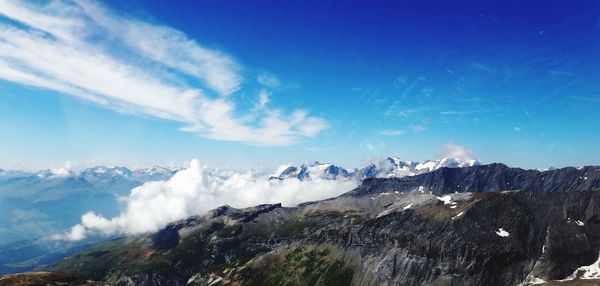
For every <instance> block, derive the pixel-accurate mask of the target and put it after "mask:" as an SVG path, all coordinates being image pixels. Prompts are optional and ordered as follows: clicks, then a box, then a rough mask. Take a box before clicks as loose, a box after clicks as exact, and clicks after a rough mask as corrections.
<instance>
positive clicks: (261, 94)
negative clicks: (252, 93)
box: [257, 90, 270, 108]
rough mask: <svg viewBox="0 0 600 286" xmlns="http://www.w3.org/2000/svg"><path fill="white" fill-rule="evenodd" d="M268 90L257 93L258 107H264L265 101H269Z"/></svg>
mask: <svg viewBox="0 0 600 286" xmlns="http://www.w3.org/2000/svg"><path fill="white" fill-rule="evenodd" d="M269 101H270V100H269V92H268V91H266V90H261V91H260V92H259V93H258V105H257V107H259V108H265V107H266V106H267V103H269Z"/></svg>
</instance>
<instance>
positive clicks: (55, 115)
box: [0, 1, 600, 168]
mask: <svg viewBox="0 0 600 286" xmlns="http://www.w3.org/2000/svg"><path fill="white" fill-rule="evenodd" d="M413 2H414V3H408V2H407V1H393V2H392V1H361V2H356V1H303V3H302V4H300V3H291V1H108V2H104V3H103V4H99V3H97V2H88V1H76V2H71V1H47V2H45V3H40V2H32V3H29V4H28V5H18V4H19V3H20V2H16V1H15V2H13V1H6V4H2V5H0V14H2V16H1V17H0V24H1V25H0V130H2V131H1V134H2V135H1V137H0V168H44V167H50V166H57V165H61V164H64V162H66V161H68V162H71V164H73V165H74V166H89V165H96V164H112V165H115V164H116V165H127V166H144V165H153V164H166V163H169V162H174V163H181V162H184V161H187V160H190V159H192V158H197V159H198V160H200V161H201V162H203V163H206V164H211V165H247V166H266V167H271V166H276V165H278V164H281V163H287V162H292V163H298V162H305V161H313V160H320V161H332V162H336V163H339V164H341V165H344V166H348V167H352V166H360V165H362V164H364V163H365V162H367V161H368V160H370V159H371V158H374V157H383V156H389V155H396V156H399V157H401V158H404V159H411V160H424V159H430V158H436V157H438V156H441V155H443V154H441V153H442V151H440V148H441V147H442V146H444V145H445V144H447V143H449V142H453V143H455V144H458V145H461V146H464V147H465V148H467V149H469V150H471V151H472V152H473V154H474V155H475V156H476V157H477V158H478V159H479V160H480V161H482V162H485V163H489V162H495V161H497V162H504V163H507V164H509V165H512V166H520V167H527V168H536V167H543V166H549V165H551V166H566V165H577V166H578V165H585V164H598V163H599V162H600V151H599V150H598V143H600V134H599V133H598V132H596V131H595V129H596V127H597V126H599V123H600V116H599V115H598V110H600V94H599V93H600V83H599V81H598V78H600V68H598V67H599V66H600V3H599V2H597V1H560V3H548V2H547V1H527V3H522V2H523V1H508V2H507V1H458V2H456V1H453V2H452V3H450V1H413ZM555 2H559V1H555Z"/></svg>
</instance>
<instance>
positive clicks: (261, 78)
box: [256, 73, 281, 88]
mask: <svg viewBox="0 0 600 286" xmlns="http://www.w3.org/2000/svg"><path fill="white" fill-rule="evenodd" d="M256 81H258V83H260V84H262V85H264V86H266V87H269V88H276V87H279V85H281V82H279V79H278V78H277V77H276V76H274V75H272V74H266V73H262V74H259V75H258V76H257V77H256Z"/></svg>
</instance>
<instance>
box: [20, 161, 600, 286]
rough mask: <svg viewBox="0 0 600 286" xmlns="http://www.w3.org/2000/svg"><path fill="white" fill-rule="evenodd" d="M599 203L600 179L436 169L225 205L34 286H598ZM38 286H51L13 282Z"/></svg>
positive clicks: (116, 245) (110, 246) (581, 173)
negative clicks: (307, 195) (301, 197)
mask: <svg viewBox="0 0 600 286" xmlns="http://www.w3.org/2000/svg"><path fill="white" fill-rule="evenodd" d="M300 169H301V168H300ZM317 169H319V168H317ZM322 169H326V168H322ZM349 173H352V172H349ZM599 203H600V167H591V166H590V167H582V168H574V167H568V168H562V169H556V170H549V171H539V170H524V169H519V168H510V167H507V166H505V165H503V164H490V165H475V166H469V167H461V168H448V167H442V168H439V169H436V170H433V171H430V172H426V173H422V174H417V175H413V176H404V177H400V178H366V179H364V180H363V182H362V184H361V185H360V186H358V187H357V188H355V189H353V190H350V191H349V192H347V193H344V194H342V195H341V196H338V197H334V198H330V199H325V200H321V201H315V202H307V203H304V204H301V205H299V206H297V207H282V206H281V204H270V205H259V206H256V207H251V208H244V209H236V208H233V207H230V206H222V207H219V208H217V209H214V210H212V211H211V212H209V213H208V214H206V215H199V216H193V217H190V218H187V219H184V220H181V221H177V222H173V223H171V224H169V225H167V226H166V227H165V228H163V229H161V230H160V231H158V232H155V233H150V234H144V235H137V236H127V237H122V238H118V239H114V240H111V241H107V242H103V243H100V244H97V245H95V246H92V247H91V248H88V249H86V250H84V251H81V252H79V253H77V254H75V255H73V256H70V257H69V258H66V259H64V260H61V261H60V262H58V263H56V264H54V265H52V266H49V267H46V268H44V269H43V270H44V271H51V272H52V273H64V274H63V275H66V276H60V278H56V279H54V278H48V279H46V280H44V281H45V283H48V284H47V285H53V284H52V283H60V282H58V281H59V280H64V279H70V280H69V281H72V282H73V281H75V282H73V283H77V282H76V281H80V282H81V281H89V280H95V281H101V282H102V283H108V284H111V285H534V284H540V283H549V284H558V283H560V285H595V283H600V259H599V254H600V239H599V238H600V205H599ZM40 275H49V274H45V273H29V274H22V275H21V277H38V276H40ZM81 283H83V282H81ZM585 283H587V284H585ZM56 285H58V284H56Z"/></svg>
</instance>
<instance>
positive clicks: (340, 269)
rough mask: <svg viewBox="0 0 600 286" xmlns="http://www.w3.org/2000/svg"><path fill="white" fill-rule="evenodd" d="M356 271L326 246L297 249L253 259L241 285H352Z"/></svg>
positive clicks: (299, 247) (300, 247)
mask: <svg viewBox="0 0 600 286" xmlns="http://www.w3.org/2000/svg"><path fill="white" fill-rule="evenodd" d="M353 275H354V270H353V268H352V267H350V266H349V265H348V264H347V263H345V262H344V261H342V260H339V259H336V258H335V255H334V254H333V250H332V249H330V248H327V247H318V248H313V247H310V246H298V247H295V248H292V249H289V250H286V251H283V252H281V253H278V254H270V255H265V256H263V257H261V258H259V259H255V260H252V261H250V262H249V263H248V267H247V268H245V269H244V274H243V275H242V276H243V277H245V279H244V281H243V282H242V285H282V286H283V285H286V286H287V285H289V286H292V285H298V286H303V285H306V286H310V285H323V286H335V285H340V286H341V285H350V282H351V281H352V276H353Z"/></svg>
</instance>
